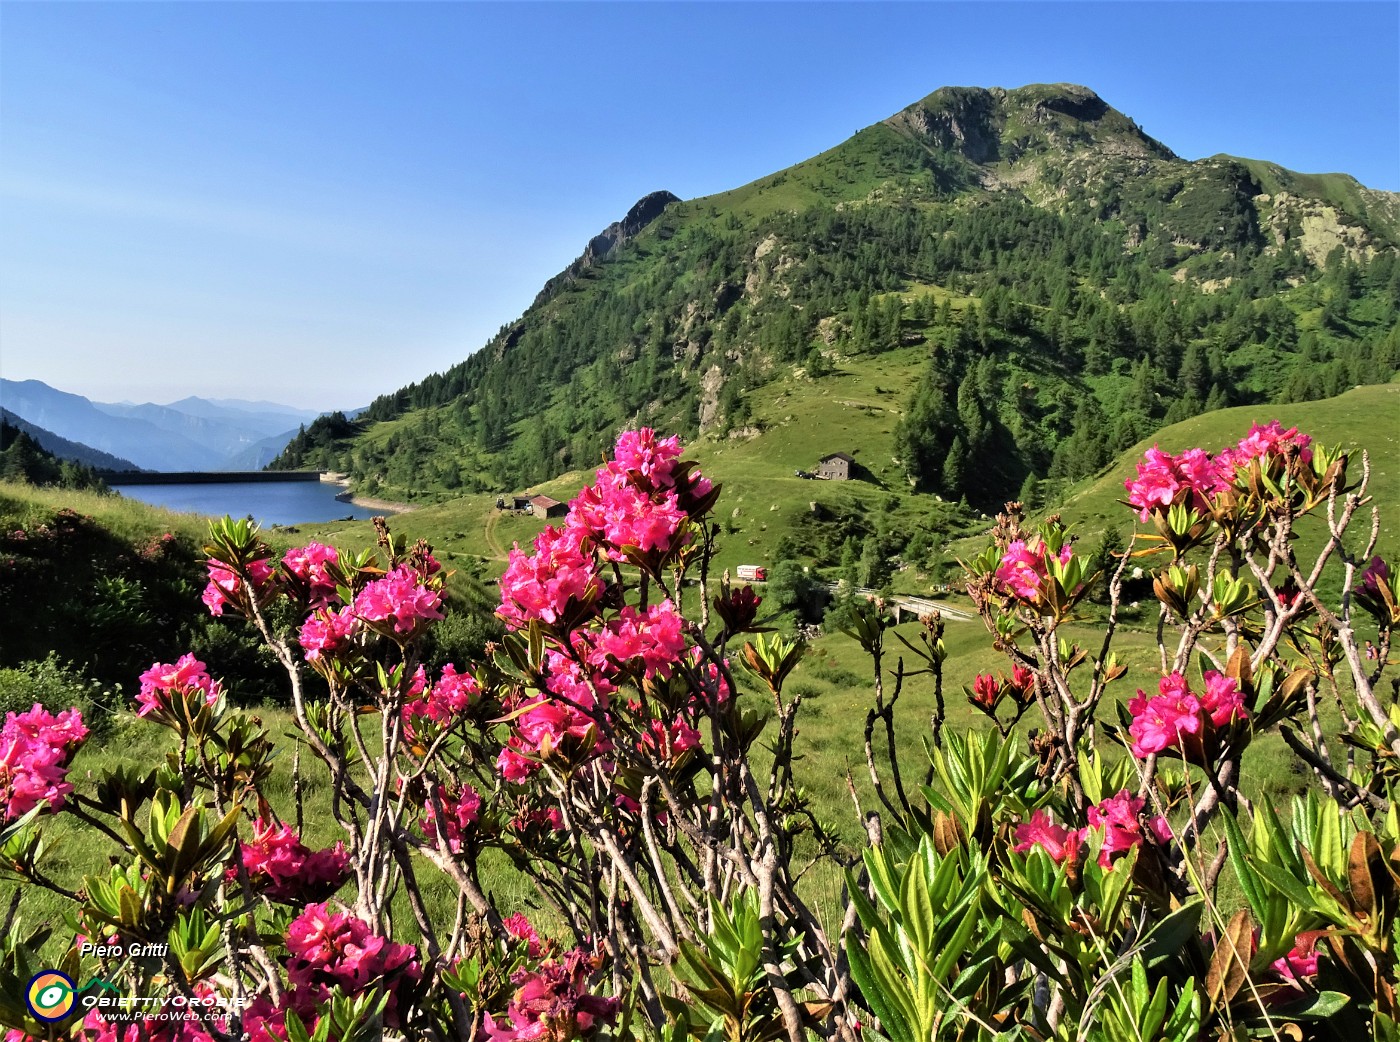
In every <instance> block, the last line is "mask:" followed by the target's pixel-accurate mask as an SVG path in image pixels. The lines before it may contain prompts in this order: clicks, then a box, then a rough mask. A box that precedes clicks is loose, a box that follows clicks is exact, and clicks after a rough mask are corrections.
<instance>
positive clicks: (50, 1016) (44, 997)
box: [24, 970, 77, 1021]
mask: <svg viewBox="0 0 1400 1042" xmlns="http://www.w3.org/2000/svg"><path fill="white" fill-rule="evenodd" d="M24 998H25V1003H26V1004H27V1005H28V1006H29V1012H30V1013H33V1014H34V1015H35V1016H36V1017H38V1018H39V1019H40V1020H47V1021H55V1020H62V1019H63V1018H64V1017H66V1016H68V1014H69V1013H71V1012H73V1004H74V1003H75V1002H76V1001H77V989H76V988H75V987H74V986H73V982H72V981H71V980H70V979H69V978H68V975H67V974H66V973H59V972H58V971H57V970H44V971H43V972H42V973H38V974H35V976H34V979H33V980H31V981H30V982H29V990H28V991H27V992H25V996H24Z"/></svg>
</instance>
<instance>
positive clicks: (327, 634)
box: [297, 608, 360, 662]
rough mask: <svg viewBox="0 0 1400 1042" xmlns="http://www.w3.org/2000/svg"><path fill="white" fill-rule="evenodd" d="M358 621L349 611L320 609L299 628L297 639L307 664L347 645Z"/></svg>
mask: <svg viewBox="0 0 1400 1042" xmlns="http://www.w3.org/2000/svg"><path fill="white" fill-rule="evenodd" d="M359 624H360V620H359V619H357V618H356V617H355V615H354V613H353V612H352V611H350V610H349V609H342V610H340V611H331V610H330V609H329V608H320V609H318V610H317V611H316V612H315V613H314V614H312V615H311V617H310V618H308V619H307V620H306V621H305V622H304V623H302V626H301V633H300V634H298V636H297V639H298V640H299V641H300V643H301V647H302V650H303V651H304V652H305V653H306V660H307V661H308V662H315V661H316V660H317V659H318V658H320V657H321V656H322V655H326V654H332V655H333V654H335V652H337V651H339V650H340V649H341V648H343V647H345V646H346V644H348V643H349V641H350V638H351V637H352V636H354V634H355V630H356V628H357V627H358V626H359Z"/></svg>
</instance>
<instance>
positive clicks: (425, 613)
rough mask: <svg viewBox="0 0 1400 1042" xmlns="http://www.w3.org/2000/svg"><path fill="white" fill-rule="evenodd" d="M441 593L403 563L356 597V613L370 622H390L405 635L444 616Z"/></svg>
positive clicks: (400, 633) (401, 634) (398, 632)
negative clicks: (428, 586)
mask: <svg viewBox="0 0 1400 1042" xmlns="http://www.w3.org/2000/svg"><path fill="white" fill-rule="evenodd" d="M441 609H442V596H441V595H440V594H438V593H437V592H436V591H435V590H430V589H428V588H427V587H426V586H424V585H423V583H422V577H421V576H420V575H419V574H418V573H417V572H416V571H414V570H413V569H412V568H410V567H408V565H404V564H401V565H399V566H398V567H397V568H395V569H394V570H393V571H391V572H390V573H389V574H388V575H386V576H385V577H384V578H382V579H376V580H375V581H374V582H372V583H370V584H369V585H367V586H366V587H365V588H364V589H363V590H361V591H360V592H359V593H358V594H357V595H356V596H355V607H354V610H355V614H356V615H357V616H359V617H360V618H361V619H364V620H365V621H367V622H387V623H391V624H392V626H393V631H394V633H396V634H398V635H399V636H406V635H408V634H410V633H413V632H414V630H415V629H417V628H419V627H420V626H421V624H422V623H424V622H432V621H438V620H441V619H442V610H441Z"/></svg>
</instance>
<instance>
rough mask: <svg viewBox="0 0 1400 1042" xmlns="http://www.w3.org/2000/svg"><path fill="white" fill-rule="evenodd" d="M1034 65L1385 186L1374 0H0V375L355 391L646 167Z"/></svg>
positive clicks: (344, 395) (809, 134)
mask: <svg viewBox="0 0 1400 1042" xmlns="http://www.w3.org/2000/svg"><path fill="white" fill-rule="evenodd" d="M1057 81H1070V82H1078V83H1083V84H1086V85H1088V86H1090V87H1092V88H1094V89H1095V90H1097V91H1098V92H1099V93H1100V94H1101V95H1102V96H1103V97H1104V98H1105V100H1107V101H1108V102H1109V104H1111V105H1113V106H1114V107H1116V108H1118V109H1120V110H1121V111H1123V112H1125V113H1127V114H1128V115H1130V116H1132V117H1133V118H1135V119H1136V120H1137V121H1138V123H1139V124H1140V125H1141V126H1142V127H1143V128H1144V129H1145V130H1146V131H1147V132H1148V133H1149V134H1152V135H1153V136H1154V137H1156V138H1158V139H1159V140H1161V141H1163V142H1164V143H1165V144H1167V145H1168V146H1169V147H1171V148H1172V149H1174V150H1175V151H1176V152H1177V153H1178V154H1180V155H1182V156H1185V157H1187V158H1191V159H1195V158H1200V157H1202V156H1207V155H1212V154H1215V153H1217V152H1230V153H1233V154H1236V155H1244V156H1251V157H1257V158H1264V159H1269V160H1272V161H1274V162H1278V163H1281V164H1283V165H1284V166H1287V167H1291V168H1293V169H1296V170H1302V171H1306V172H1322V171H1342V172H1345V173H1349V174H1352V175H1354V176H1356V177H1357V178H1358V179H1360V180H1361V181H1362V182H1363V183H1364V184H1367V185H1369V186H1371V187H1373V188H1383V189H1386V190H1390V191H1394V190H1397V189H1400V5H1396V4H1394V3H1326V4H1308V3H1240V4H1223V3H1195V4H1192V3H1135V2H1124V3H1098V4H1090V3H1075V4H1058V3H1028V4H1013V3H999V2H981V3H962V4H952V3H947V4H945V3H937V4H935V3H901V4H888V5H887V4H874V3H867V4H836V3H832V4H809V3H784V4H720V3H694V4H668V3H648V4H595V3H574V4H563V5H556V4H503V5H493V4H466V3H421V4H416V3H392V4H371V3H346V4H339V3H305V4H291V3H228V4H222V3H208V4H203V3H201V4H184V3H175V4H164V3H142V4H127V3H101V4H96V3H79V4H66V3H44V4H22V3H8V4H4V5H3V8H0V375H3V376H5V377H8V378H11V379H31V378H32V379H41V380H44V381H45V382H47V383H50V384H53V385H55V386H57V387H61V388H63V389H65V390H71V391H75V392H77V393H80V394H85V395H87V396H89V397H93V398H97V399H102V400H121V399H127V398H129V399H133V400H137V401H149V400H153V401H170V400H174V399H177V398H180V397H183V396H184V395H187V394H200V395H205V396H210V397H241V398H252V399H271V400H274V401H283V402H287V403H289V404H295V405H302V406H310V407H315V408H338V407H350V406H354V405H361V404H365V403H366V402H368V401H369V400H370V399H371V398H373V397H374V396H375V395H377V394H380V393H385V392H388V391H391V390H393V389H395V388H397V387H399V386H401V385H403V384H405V383H407V382H410V381H412V380H415V379H417V378H420V377H422V376H424V375H426V374H428V373H430V372H433V371H436V370H441V369H443V368H445V367H447V366H449V365H451V364H453V363H454V362H457V361H460V360H461V359H462V358H464V357H466V355H468V354H469V353H471V352H472V351H473V350H475V349H476V348H478V347H480V346H481V345H482V344H483V343H484V342H485V341H486V339H487V338H488V337H489V336H490V335H491V334H492V333H493V332H494V331H495V330H496V329H497V328H499V327H500V326H501V325H502V324H503V323H506V322H508V321H510V320H512V319H513V318H515V317H516V316H517V315H518V314H519V313H520V312H521V311H522V310H524V308H525V307H526V306H528V305H529V303H530V301H531V300H532V299H533V297H534V295H535V293H536V292H537V291H538V289H539V287H540V285H541V284H542V283H543V282H544V281H545V280H546V279H547V278H548V277H549V276H550V275H552V274H554V273H555V272H557V271H558V270H559V269H561V268H562V267H564V266H565V265H566V264H567V263H568V262H569V261H570V260H572V259H573V258H574V257H575V256H576V255H577V254H578V253H579V252H580V251H581V249H582V247H583V245H584V243H585V242H586V241H587V240H588V238H589V237H590V236H591V235H593V234H595V233H596V232H598V231H599V230H601V229H602V228H603V227H604V226H605V225H606V224H608V223H609V222H610V221H613V220H616V219H617V218H619V217H620V216H621V215H622V214H623V213H625V212H626V210H627V208H628V207H629V206H630V205H631V204H632V203H633V202H634V201H636V199H638V198H639V197H641V196H642V195H644V194H646V193H647V192H650V191H654V190H657V189H661V188H665V189H669V190H670V191H672V192H675V193H676V194H677V195H680V196H682V197H684V198H689V197H692V196H697V195H705V194H708V193H711V192H717V191H722V190H725V189H728V188H732V187H735V186H737V185H740V184H743V183H745V182H748V181H751V180H753V179H754V178H757V177H761V176H763V175H764V174H767V173H771V172H772V171H774V170H777V169H780V168H782V167H785V166H788V165H790V164H792V163H794V162H797V161H799V160H801V159H804V158H806V157H808V156H810V155H813V154H815V153H817V152H820V151H823V150H825V149H826V148H829V147H831V146H833V145H835V144H837V143H838V142H840V141H841V140H843V139H844V138H846V137H847V136H849V135H850V134H851V133H853V132H854V131H855V130H857V129H859V128H861V127H863V126H867V125H869V124H871V123H874V122H876V121H878V120H880V119H883V118H884V117H885V116H888V115H890V114H891V113H893V112H895V111H897V110H898V109H900V108H902V107H903V106H905V105H907V104H909V103H911V102H913V101H915V100H917V99H918V98H920V97H922V96H924V95H925V94H928V93H930V92H931V91H933V90H934V89H936V88H937V87H940V86H944V85H947V84H960V85H978V86H1006V87H1012V86H1020V85H1022V84H1025V83H1036V82H1057Z"/></svg>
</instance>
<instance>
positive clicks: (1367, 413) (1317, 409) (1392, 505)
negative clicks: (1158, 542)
mask: <svg viewBox="0 0 1400 1042" xmlns="http://www.w3.org/2000/svg"><path fill="white" fill-rule="evenodd" d="M1274 419H1277V420H1278V421H1279V422H1281V423H1282V424H1284V425H1285V426H1287V427H1294V426H1296V427H1297V428H1298V429H1299V430H1300V431H1303V432H1304V433H1307V434H1311V435H1312V436H1313V438H1314V439H1315V440H1316V441H1319V442H1321V443H1323V444H1326V445H1341V446H1344V447H1348V448H1353V449H1364V450H1365V451H1366V453H1367V454H1368V455H1369V456H1370V462H1371V480H1370V486H1369V492H1370V495H1371V497H1372V499H1373V500H1374V505H1375V506H1376V508H1377V509H1378V510H1379V511H1380V514H1381V532H1380V547H1379V552H1380V553H1382V554H1385V555H1394V554H1395V553H1396V552H1397V551H1400V383H1390V384H1384V385H1381V386H1376V387H1356V388H1353V389H1352V390H1350V391H1347V392H1346V393H1345V394H1343V395H1340V396H1338V397H1336V398H1329V399H1327V400H1326V401H1321V402H1301V403H1298V404H1295V405H1277V406H1265V407H1255V406H1247V407H1244V408H1236V409H1222V410H1220V411H1219V412H1214V413H1208V414H1206V415H1205V416H1197V417H1195V418H1193V419H1190V420H1187V421H1185V422H1184V423H1177V424H1173V425H1172V426H1170V427H1164V428H1163V429H1162V430H1160V431H1158V432H1157V433H1156V434H1154V435H1153V436H1152V437H1151V438H1146V439H1144V440H1143V441H1142V442H1140V443H1139V444H1137V445H1135V446H1133V447H1132V448H1131V449H1129V450H1128V451H1127V452H1126V453H1124V454H1123V456H1122V457H1120V458H1119V460H1117V461H1116V462H1115V463H1114V465H1113V466H1112V467H1109V468H1106V469H1105V471H1104V473H1103V474H1102V475H1100V476H1099V477H1097V478H1096V479H1095V480H1093V481H1090V482H1088V483H1086V484H1085V485H1084V486H1083V487H1081V488H1080V489H1078V490H1077V491H1075V492H1073V493H1072V494H1071V495H1069V496H1068V497H1066V499H1065V501H1064V504H1063V506H1062V507H1061V513H1063V514H1064V516H1065V519H1066V520H1067V521H1071V522H1073V523H1075V524H1077V525H1078V526H1079V527H1080V529H1081V530H1082V531H1084V532H1085V533H1097V532H1100V531H1102V530H1103V529H1104V528H1105V527H1108V526H1115V525H1116V526H1118V527H1119V528H1122V529H1126V528H1127V527H1128V526H1129V525H1130V524H1131V523H1132V521H1133V516H1132V513H1131V512H1130V511H1129V509H1128V508H1126V507H1124V506H1121V505H1120V503H1121V501H1122V500H1123V498H1124V496H1125V495H1126V493H1125V492H1124V490H1123V482H1124V480H1125V479H1126V478H1129V477H1131V476H1133V475H1134V474H1135V473H1136V471H1135V470H1134V467H1133V463H1134V461H1135V460H1138V459H1140V458H1141V457H1142V453H1143V452H1144V451H1146V450H1147V449H1149V448H1151V447H1152V446H1153V445H1157V446H1160V447H1161V448H1162V449H1164V450H1165V451H1167V452H1181V451H1183V450H1185V449H1189V448H1192V447H1195V446H1200V447H1202V448H1205V449H1207V450H1208V451H1216V450H1218V449H1221V448H1223V447H1225V446H1226V445H1229V444H1232V443H1233V442H1236V441H1238V440H1239V439H1240V438H1241V437H1243V435H1244V434H1245V433H1246V432H1248V430H1249V427H1250V424H1252V423H1255V422H1258V423H1267V422H1268V421H1270V420H1274ZM1348 473H1350V474H1352V475H1353V476H1359V475H1360V473H1361V459H1360V453H1359V452H1358V453H1356V455H1355V458H1354V462H1353V463H1352V465H1351V469H1350V470H1349V472H1348Z"/></svg>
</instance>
